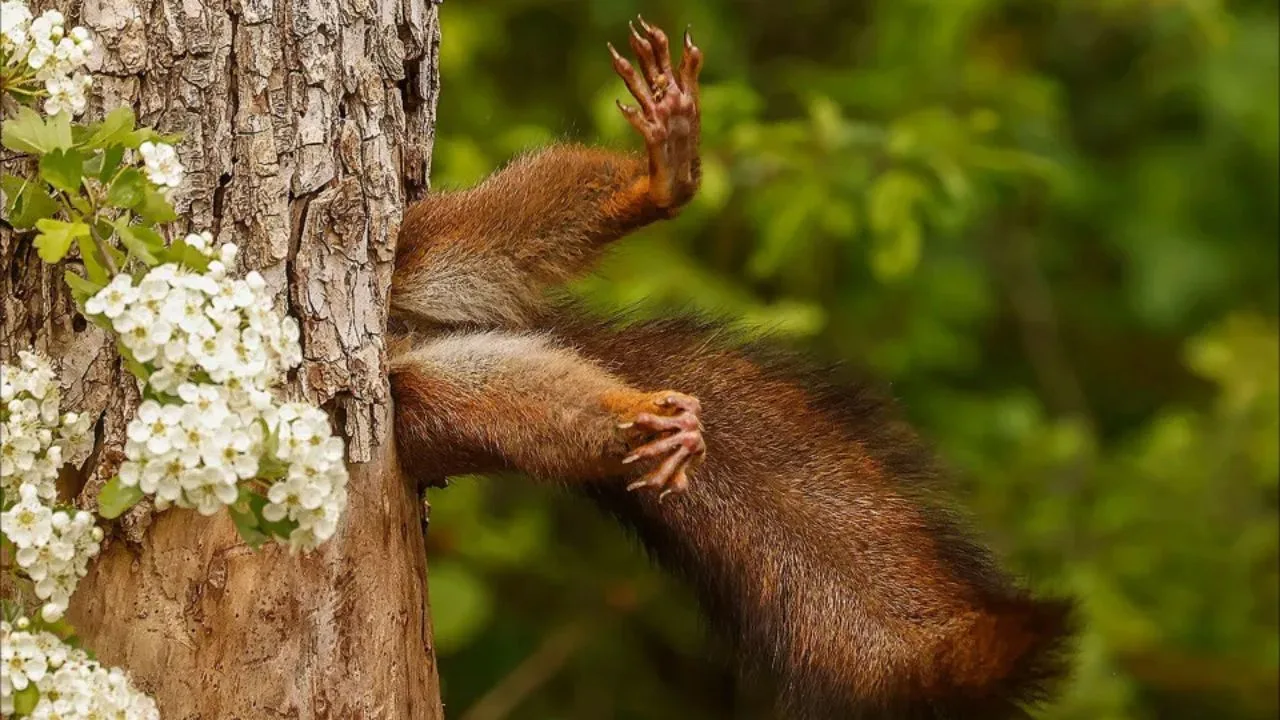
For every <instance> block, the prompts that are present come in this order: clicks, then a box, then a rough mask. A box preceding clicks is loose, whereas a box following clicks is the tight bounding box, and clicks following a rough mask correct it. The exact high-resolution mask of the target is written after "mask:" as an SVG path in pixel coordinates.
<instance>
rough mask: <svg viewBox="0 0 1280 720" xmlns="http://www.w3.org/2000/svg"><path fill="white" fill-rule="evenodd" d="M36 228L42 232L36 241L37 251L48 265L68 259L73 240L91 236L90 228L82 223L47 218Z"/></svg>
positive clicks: (39, 221) (39, 222) (38, 222)
mask: <svg viewBox="0 0 1280 720" xmlns="http://www.w3.org/2000/svg"><path fill="white" fill-rule="evenodd" d="M36 227H37V228H38V229H39V230H40V234H39V235H37V236H36V239H35V245H36V249H37V250H38V251H39V253H40V259H41V260H44V261H45V262H47V263H56V262H58V261H59V260H61V259H62V258H64V257H66V255H67V251H68V250H70V249H71V241H72V240H74V239H76V238H78V237H88V236H89V226H88V225H85V224H84V223H80V222H76V223H68V222H63V221H61V220H52V219H49V218H45V219H43V220H38V221H36Z"/></svg>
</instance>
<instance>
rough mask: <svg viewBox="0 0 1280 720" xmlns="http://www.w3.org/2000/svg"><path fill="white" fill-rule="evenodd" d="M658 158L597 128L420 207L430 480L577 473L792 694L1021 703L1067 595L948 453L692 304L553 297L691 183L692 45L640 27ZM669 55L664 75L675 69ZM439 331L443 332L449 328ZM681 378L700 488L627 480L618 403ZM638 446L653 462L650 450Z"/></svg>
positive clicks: (411, 304) (929, 707) (857, 395)
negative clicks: (1030, 566)
mask: <svg viewBox="0 0 1280 720" xmlns="http://www.w3.org/2000/svg"><path fill="white" fill-rule="evenodd" d="M632 48H633V49H634V50H635V51H636V52H637V55H639V57H640V59H641V70H642V71H643V73H636V72H635V71H634V70H633V69H632V68H631V66H630V65H629V64H628V63H627V62H626V61H625V60H623V59H622V58H621V57H620V56H617V55H615V59H614V65H615V68H617V69H618V71H619V73H620V74H621V75H622V76H623V78H624V80H626V81H627V83H628V87H630V88H631V89H632V91H633V93H635V94H636V97H637V99H638V100H639V101H640V103H641V106H642V107H641V110H639V111H637V110H624V113H625V114H627V117H628V119H629V120H631V121H632V124H633V125H635V126H636V128H637V129H638V130H640V132H641V134H642V136H643V137H644V138H645V140H646V148H647V150H648V163H647V164H646V163H645V162H644V160H643V159H642V158H639V157H632V156H627V155H621V154H614V153H608V152H604V151H600V150H591V149H586V148H580V147H561V148H552V149H550V150H547V151H544V152H542V153H539V154H536V155H533V156H530V157H526V158H524V159H522V160H520V161H518V162H516V163H515V164H513V165H512V166H510V167H508V168H507V169H505V170H503V171H502V172H500V173H498V174H496V175H494V176H493V177H491V178H490V179H489V180H487V181H486V182H485V183H483V184H482V185H480V186H479V187H477V188H475V189H472V190H467V191H462V192H458V193H450V194H443V195H437V196H434V197H432V198H430V199H428V200H426V201H424V202H423V203H422V204H420V205H418V206H416V207H414V208H412V209H411V210H410V211H409V213H408V214H407V215H406V219H405V225H404V228H403V230H402V233H401V237H400V248H399V251H398V252H397V257H396V273H395V276H394V280H393V290H392V305H393V308H394V309H395V310H396V311H397V312H398V314H400V315H401V316H403V317H405V318H409V322H411V323H412V324H413V325H415V326H417V327H418V328H420V329H427V330H429V331H432V332H435V333H437V334H434V335H428V336H426V337H422V338H419V339H416V340H406V341H405V342H404V343H402V344H401V347H400V348H399V349H397V350H395V351H394V354H395V359H394V361H393V368H392V378H391V381H392V389H393V392H394V396H395V400H396V431H397V439H398V442H399V444H400V455H401V457H403V458H405V459H406V469H407V470H408V471H409V472H411V473H415V472H416V473H417V474H419V475H421V476H425V477H435V476H438V475H442V474H455V473H466V472H477V471H488V470H500V469H507V470H520V471H524V472H527V473H530V474H532V475H535V476H538V477H544V478H558V479H564V480H575V481H578V482H575V483H573V485H574V487H575V488H577V489H578V490H580V491H582V492H585V493H587V494H588V495H590V496H591V497H593V498H594V499H595V500H596V501H597V502H598V503H599V504H600V505H602V506H603V507H604V508H606V509H607V510H608V511H610V512H612V513H613V514H615V515H616V516H618V517H619V518H620V519H621V520H622V522H623V523H624V524H626V525H628V526H629V527H631V528H632V529H634V530H635V531H636V533H637V534H638V535H639V537H640V538H641V540H642V541H643V542H644V544H645V545H646V547H647V548H648V549H649V550H650V551H651V552H652V553H653V555H654V556H655V557H656V558H657V559H658V560H659V561H660V562H661V563H662V564H663V565H665V566H667V567H668V568H670V569H671V570H673V571H674V572H675V573H677V574H678V575H680V576H682V577H683V578H685V579H686V580H687V581H689V582H690V583H691V584H692V585H693V586H695V587H696V588H697V589H698V591H699V594H700V597H701V600H702V603H703V605H704V606H705V608H706V610H707V613H708V615H709V617H710V618H711V619H712V622H713V623H714V624H715V625H716V626H717V627H718V628H719V629H720V630H721V631H722V633H723V635H724V637H725V638H726V639H727V640H728V641H729V642H730V643H731V646H732V647H733V648H734V649H735V651H736V654H737V656H738V660H739V661H740V664H741V665H742V669H743V670H744V671H745V672H746V673H748V674H752V675H756V676H762V677H765V678H770V679H773V680H775V681H776V683H777V691H778V696H779V703H780V704H779V707H780V709H781V710H782V712H783V714H784V715H785V716H786V717H791V718H797V719H804V720H817V719H823V718H886V719H893V720H898V719H901V720H913V719H916V718H919V719H920V720H925V719H929V720H943V719H957V720H959V719H968V718H972V719H974V720H978V719H983V720H986V719H991V720H999V719H1001V718H1016V717H1023V716H1024V712H1023V708H1024V707H1025V706H1026V705H1027V704H1029V703H1034V702H1035V701H1038V700H1041V699H1043V698H1044V696H1045V693H1046V691H1047V689H1048V688H1049V687H1050V686H1051V684H1052V681H1054V680H1056V679H1058V678H1060V677H1061V676H1062V675H1063V674H1064V672H1065V669H1066V665H1065V662H1064V657H1065V656H1064V654H1063V651H1064V648H1065V644H1066V642H1067V640H1068V639H1069V637H1070V629H1071V621H1070V617H1071V616H1070V608H1069V605H1068V603H1066V602H1065V601H1060V600H1036V599H1033V598H1032V597H1030V596H1029V595H1028V594H1027V593H1026V592H1025V591H1023V590H1021V589H1019V588H1017V587H1016V586H1015V585H1014V584H1013V583H1012V581H1011V580H1010V579H1009V578H1008V577H1007V576H1006V575H1005V574H1004V573H1002V572H1000V571H999V570H998V569H997V568H996V566H995V565H994V563H993V562H992V560H991V558H990V557H989V554H988V553H987V552H986V550H984V549H983V548H982V547H981V546H979V545H977V544H976V543H974V542H973V541H972V540H970V539H969V538H968V537H967V536H966V535H965V534H964V533H962V532H961V531H960V529H959V528H960V526H959V524H958V523H957V522H956V521H955V520H954V519H953V518H952V517H951V515H950V514H949V513H948V512H947V511H946V509H945V505H943V504H940V503H938V502H937V501H936V500H935V497H934V493H933V490H932V481H933V479H934V478H935V476H936V472H935V469H934V465H933V461H932V459H931V456H930V454H929V453H928V452H927V451H926V450H925V449H924V448H923V447H922V446H921V444H920V443H919V442H918V441H917V439H916V438H915V436H914V433H913V432H912V431H911V430H910V428H908V427H907V426H906V425H905V424H904V423H902V422H901V420H899V419H898V418H897V417H896V416H895V415H894V414H893V413H892V408H891V406H890V405H889V404H888V403H886V402H885V401H882V400H881V399H879V396H877V395H875V394H874V393H872V392H870V391H868V390H866V389H865V385H864V384H852V385H837V384H832V383H831V382H830V380H829V377H830V371H829V370H827V369H820V370H814V369H806V368H805V367H804V365H803V364H802V363H798V362H796V361H795V360H793V359H792V358H790V357H789V356H787V355H786V354H784V353H779V352H777V351H776V350H774V349H771V348H770V347H768V346H765V345H760V344H755V345H752V344H748V343H736V342H733V341H732V340H731V338H730V336H729V334H728V333H726V332H724V331H723V330H722V329H719V328H717V327H715V326H712V325H707V324H700V323H694V322H676V321H669V322H659V323H649V324H638V325H632V326H629V327H619V326H616V325H610V324H605V323H598V322H587V321H582V320H575V319H573V317H574V316H573V314H572V313H547V312H543V310H542V307H543V300H542V295H543V290H544V288H545V287H547V286H548V285H550V284H554V283H557V282H560V281H563V280H564V279H566V278H568V277H570V276H572V275H574V274H576V273H580V272H584V271H586V270H587V269H588V268H589V267H590V265H591V264H592V262H593V261H594V260H595V259H596V258H597V257H598V256H599V254H600V253H601V252H602V251H603V249H604V247H605V246H606V245H607V243H609V242H611V241H613V240H616V239H618V238H619V237H622V236H623V235H625V234H626V233H627V232H629V231H631V230H634V229H635V228H637V227H639V226H641V225H643V224H645V223H648V222H652V221H654V220H657V219H659V218H662V217H668V216H670V215H673V214H674V213H675V211H676V210H678V209H679V207H680V206H681V205H682V204H684V202H686V201H687V200H688V198H689V197H690V196H691V195H692V193H693V190H694V189H695V188H696V186H697V180H698V158H697V133H698V111H697V106H696V99H697V87H696V76H697V68H698V67H699V66H700V64H701V55H700V53H699V52H698V51H697V50H696V48H694V47H693V45H692V42H691V41H690V40H689V39H688V38H687V37H686V40H685V55H684V59H683V60H682V63H681V65H680V68H679V71H678V73H677V72H675V71H667V74H666V80H665V81H664V84H663V89H662V91H661V92H657V91H655V88H654V86H653V84H652V81H651V80H650V81H648V84H645V83H646V81H645V80H643V79H642V78H650V79H651V78H653V77H655V76H656V75H655V73H657V72H658V70H655V68H658V69H659V70H660V69H661V68H662V67H669V61H668V62H667V63H666V64H665V65H664V64H663V63H662V62H656V64H655V60H654V58H655V57H657V58H658V59H659V60H664V59H665V56H666V52H667V51H666V38H665V36H663V35H661V32H660V31H656V29H654V28H649V27H648V26H645V32H644V36H643V37H642V36H641V35H640V34H639V33H637V34H635V36H634V37H633V39H632ZM659 74H660V73H659ZM442 328H444V329H445V334H443V335H441V334H439V333H440V332H441V329H442ZM667 387H672V388H678V389H680V390H681V391H684V392H688V393H690V394H692V395H695V396H696V397H697V398H699V399H700V400H701V401H702V403H703V407H704V408H705V410H704V411H703V412H702V414H701V419H702V425H703V435H704V437H705V441H706V446H707V454H706V459H705V462H704V463H703V464H702V465H701V467H699V468H698V469H697V471H696V472H695V473H694V475H693V478H692V481H691V484H690V486H689V490H688V491H687V492H686V493H684V494H683V495H678V496H676V497H674V498H670V499H668V500H667V501H666V502H659V501H658V499H657V495H656V494H655V493H651V492H627V491H626V489H625V487H626V485H627V484H628V483H629V482H630V481H632V480H633V479H634V478H635V476H636V475H637V474H638V473H640V472H643V471H644V469H643V468H636V467H635V466H630V465H624V464H622V462H621V459H622V457H623V455H624V454H626V453H627V452H629V451H630V450H631V448H630V443H629V442H628V441H627V439H626V438H623V437H622V436H621V435H620V433H619V431H618V429H617V427H616V426H617V424H618V423H619V422H621V421H628V422H629V421H631V420H632V419H634V418H636V417H641V416H642V415H639V414H638V413H641V411H642V410H643V408H645V407H652V405H653V399H654V398H655V397H660V396H655V395H654V394H652V393H646V392H644V391H643V389H644V388H651V389H657V388H667ZM637 464H643V463H637Z"/></svg>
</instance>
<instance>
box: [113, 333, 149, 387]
mask: <svg viewBox="0 0 1280 720" xmlns="http://www.w3.org/2000/svg"><path fill="white" fill-rule="evenodd" d="M116 350H118V351H119V352H120V359H121V360H123V361H124V369H125V370H128V371H129V374H131V375H133V376H134V377H136V378H138V379H139V380H144V381H145V380H146V379H147V378H149V377H151V368H150V367H148V366H147V365H146V364H145V363H142V362H139V361H138V359H137V358H135V357H134V356H133V353H132V352H131V351H130V350H129V348H127V347H125V346H124V343H121V342H119V341H117V342H116Z"/></svg>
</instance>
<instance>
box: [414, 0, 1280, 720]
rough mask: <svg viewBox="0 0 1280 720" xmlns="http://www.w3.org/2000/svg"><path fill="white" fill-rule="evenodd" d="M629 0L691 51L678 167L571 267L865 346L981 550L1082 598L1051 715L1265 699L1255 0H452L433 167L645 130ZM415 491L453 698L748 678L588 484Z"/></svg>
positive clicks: (1265, 345) (1270, 515) (1262, 52)
mask: <svg viewBox="0 0 1280 720" xmlns="http://www.w3.org/2000/svg"><path fill="white" fill-rule="evenodd" d="M639 11H643V12H644V13H645V15H646V19H648V20H651V21H653V22H656V23H658V24H661V25H662V26H664V27H666V28H667V29H668V30H672V29H676V30H678V29H679V28H682V27H683V26H684V25H686V24H692V26H693V28H694V31H695V38H696V40H697V41H698V43H699V45H701V47H702V48H703V49H704V51H705V52H706V56H707V61H706V67H705V70H704V74H703V96H702V97H703V103H704V110H703V130H704V138H705V139H704V152H705V161H704V167H705V183H704V188H703V190H702V192H701V194H700V195H699V196H698V198H697V199H696V200H695V202H694V203H693V204H692V205H691V206H690V207H689V208H688V210H687V211H686V212H685V213H684V214H683V215H682V216H681V217H680V218H679V219H678V220H676V221H674V222H669V223H664V224H661V225H659V226H656V227H653V228H650V229H647V230H645V231H644V232H642V233H640V234H639V235H637V236H636V237H634V238H631V239H629V240H628V241H626V242H624V243H622V244H621V245H619V246H618V247H617V249H616V251H615V252H614V253H613V254H612V256H611V258H610V260H609V261H608V262H607V263H606V264H605V266H604V267H603V268H602V271H601V272H600V273H599V274H598V276H596V277H594V278H592V279H589V280H587V281H585V282H583V283H582V284H580V285H579V286H578V287H577V288H576V290H577V291H578V292H580V293H581V294H582V295H583V296H584V297H586V298H587V299H588V300H589V301H591V302H592V303H593V304H594V305H596V306H598V307H600V308H601V309H607V308H610V307H618V306H621V305H630V304H634V303H640V304H641V305H642V307H644V308H645V309H646V310H647V311H648V312H653V313H659V314H660V313H664V312H671V311H673V310H678V309H681V308H695V309H700V310H706V311H710V312H713V313H716V314H720V315H729V316H732V317H735V318H740V319H742V320H744V321H746V322H749V323H751V324H753V325H755V326H759V327H764V328H768V329H771V330H773V331H775V332H777V333H780V334H781V335H783V336H784V337H786V338H787V339H788V340H789V341H791V342H794V343H795V344H797V345H799V346H800V347H803V348H804V349H805V350H806V351H808V352H810V353H813V354H814V355H817V356H819V357H822V358H825V359H841V358H844V359H848V360H852V361H855V362H857V363H859V364H863V365H867V366H870V368H872V369H873V371H874V372H875V373H877V374H878V375H879V376H880V377H881V378H883V379H884V380H886V381H891V382H892V383H893V388H894V391H895V392H896V394H897V395H898V396H900V397H901V399H902V400H903V402H904V404H905V407H906V409H907V411H908V412H909V414H910V416H911V418H912V419H913V420H914V421H915V422H916V423H917V425H918V426H919V427H920V429H921V431H922V432H923V434H925V435H926V436H927V437H928V438H930V440H931V441H932V442H933V443H935V444H936V446H937V447H938V450H939V452H940V453H941V455H942V457H943V458H944V459H945V461H946V463H947V464H948V465H950V467H951V468H953V469H954V470H955V476H956V486H957V495H958V497H959V498H961V500H962V502H963V504H964V506H965V507H966V508H968V509H969V510H970V511H971V513H972V515H973V516H974V518H975V524H976V525H977V526H978V527H979V528H980V529H981V531H982V534H983V536H984V537H985V538H986V539H987V540H989V541H990V543H991V544H992V545H993V547H994V548H995V549H996V550H997V552H998V553H999V554H1000V555H1001V557H1002V558H1004V560H1005V562H1006V563H1007V565H1008V566H1010V567H1011V568H1013V569H1015V570H1017V571H1018V572H1019V573H1020V574H1021V575H1022V576H1024V577H1026V578H1028V582H1030V583H1031V584H1032V585H1034V586H1035V587H1037V588H1039V589H1042V590H1045V591H1058V592H1070V593H1072V594H1074V595H1075V596H1077V597H1078V598H1079V600H1080V602H1081V605H1082V609H1083V614H1084V621H1085V623H1086V630H1085V632H1084V634H1083V635H1082V638H1081V641H1080V647H1079V653H1078V662H1077V672H1076V675H1075V678H1074V679H1073V681H1072V683H1071V684H1070V686H1069V687H1068V688H1067V690H1066V692H1065V693H1064V695H1063V696H1062V698H1061V700H1060V702H1058V703H1057V704H1056V705H1054V706H1053V707H1051V708H1048V709H1046V710H1045V712H1044V713H1043V717H1045V718H1053V719H1062V720H1065V719H1068V718H1071V719H1076V718H1079V719H1082V720H1084V719H1088V720H1095V719H1096V720H1111V719H1115V720H1119V719H1121V718H1264V717H1275V716H1276V713H1277V694H1278V690H1277V687H1276V676H1277V671H1278V665H1280V660H1278V653H1280V640H1278V636H1277V625H1278V623H1277V603H1278V602H1280V598H1278V597H1277V596H1278V594H1280V593H1278V591H1277V584H1278V578H1277V565H1278V562H1280V561H1278V559H1277V479H1278V472H1280V471H1278V469H1277V468H1278V459H1277V433H1280V421H1278V415H1280V413H1278V405H1280V399H1278V396H1277V385H1278V382H1277V374H1278V371H1277V363H1278V362H1280V357H1278V356H1280V350H1278V344H1280V341H1278V338H1277V303H1278V302H1280V298H1278V297H1277V277H1276V276H1277V266H1278V263H1280V258H1278V256H1277V247H1278V246H1280V243H1278V241H1277V236H1278V232H1280V229H1278V227H1277V226H1278V221H1277V197H1278V194H1280V190H1278V188H1277V175H1278V167H1277V148H1278V141H1277V108H1278V107H1280V98H1278V97H1277V83H1278V79H1277V65H1278V63H1277V10H1276V5H1275V3H1274V2H1238V3H1229V2H1220V1H1216V0H1042V1H1039V2H1030V1H1028V2H1009V1H1003V0H945V1H938V2H925V1H923V0H879V1H875V0H869V1H862V0H847V1H846V2H831V1H830V0H787V1H786V2H776V1H763V0H759V1H751V2H743V1H731V0H715V1H713V2H698V3H696V4H695V3H687V2H677V1H674V0H667V1H662V2H658V1H655V2H645V3H637V2H622V1H615V2H604V1H596V2H585V1H572V2H571V1H568V0H565V1H561V2H552V1H550V0H544V1H540V2H539V1H534V0H501V1H498V0H487V1H486V2H463V1H461V0H456V1H455V0H450V1H449V2H447V3H445V5H444V6H443V7H442V9H441V17H442V23H443V44H442V47H441V71H442V76H443V91H442V94H441V97H440V122H439V135H438V138H437V141H436V156H435V170H434V180H433V183H434V186H435V188H436V189H447V188H451V187H455V188H456V187H463V186H466V185H469V184H471V183H473V182H475V181H477V180H478V179H480V178H481V177H483V176H484V175H485V174H487V173H488V172H490V171H492V170H493V169H494V168H496V167H498V166H500V165H501V164H502V163H503V162H505V161H506V160H507V159H509V158H510V157H511V156H512V155H513V154H516V153H519V152H522V151H526V150H529V149H533V148H536V147H538V146H542V145H545V144H548V143H551V142H555V141H557V140H562V139H573V140H579V141H585V142H599V143H605V144H610V145H615V146H618V147H628V148H633V149H635V148H638V146H639V145H638V140H637V139H636V138H635V137H633V136H632V131H631V129H630V128H629V127H628V126H627V125H626V124H625V123H624V122H623V120H622V118H621V117H619V116H618V113H617V111H616V110H615V109H614V107H613V101H614V99H615V98H618V97H625V89H624V88H623V87H622V84H621V83H620V82H619V81H618V80H617V79H616V78H614V77H613V76H612V73H611V67H610V64H609V60H608V55H607V53H606V51H605V42H606V41H612V42H613V43H614V44H615V45H617V46H618V47H620V48H622V47H624V46H625V38H626V22H627V20H628V19H629V18H630V17H633V16H634V15H635V13H636V12H639ZM430 499H431V503H432V507H433V512H432V518H431V532H430V535H429V542H430V562H431V574H430V581H431V588H430V590H431V596H432V606H433V611H434V617H435V624H436V627H435V629H436V638H437V641H438V650H439V653H440V667H441V674H442V679H443V682H444V688H445V702H446V707H447V709H448V711H449V713H450V716H451V717H455V718H465V719H466V720H492V719H493V718H498V717H512V718H539V719H541V718H547V719H552V718H565V719H570V718H573V719H592V720H594V719H597V718H636V719H639V718H654V719H657V718H684V717H689V718H719V717H748V716H750V715H751V712H750V711H749V710H748V709H747V707H746V706H745V705H744V704H743V703H742V702H741V701H740V700H737V701H736V700H735V697H736V696H735V690H734V685H733V682H732V679H731V678H730V677H729V676H728V675H726V674H725V672H724V670H723V668H722V666H721V664H719V663H718V662H716V661H714V660H713V659H711V655H710V653H709V650H708V646H707V643H706V642H705V640H704V637H703V629H702V624H701V621H700V620H699V618H698V615H697V613H696V611H695V609H694V606H693V603H692V601H691V599H690V597H689V595H688V594H687V593H686V592H685V591H684V590H683V589H682V588H680V587H678V586H676V585H675V584H673V583H671V582H669V581H667V580H666V579H665V578H663V577H662V576H661V575H659V574H657V573H656V572H654V571H653V570H651V569H649V567H648V565H647V563H646V562H645V560H644V558H643V557H642V555H641V554H640V553H639V552H638V550H637V548H636V546H635V544H634V543H633V542H632V541H631V540H630V539H629V538H627V537H626V536H625V535H624V534H623V533H622V532H620V531H619V530H617V529H615V528H614V527H613V526H612V525H611V524H610V523H609V522H608V521H606V520H605V519H603V518H601V517H598V516H597V515H596V513H595V512H594V511H593V510H592V509H591V508H590V507H588V506H586V505H585V504H584V503H581V502H577V501H575V500H573V499H572V498H568V497H565V496H563V495H560V494H558V493H556V492H554V491H552V490H549V489H546V488H534V487H531V486H529V485H528V484H526V483H522V482H519V481H513V480H510V479H506V480H499V479H493V480H478V479H464V480H460V481H458V482H455V483H454V484H453V485H452V486H451V487H450V488H448V489H446V490H442V491H433V492H432V493H431V496H430ZM735 702H737V705H736V706H735Z"/></svg>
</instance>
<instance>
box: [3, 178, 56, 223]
mask: <svg viewBox="0 0 1280 720" xmlns="http://www.w3.org/2000/svg"><path fill="white" fill-rule="evenodd" d="M11 179H14V180H17V181H18V182H19V183H20V185H18V186H17V192H16V193H15V192H14V191H13V190H11V188H13V187H15V185H14V183H13V182H12V180H11ZM4 192H5V195H7V196H8V200H9V203H10V205H9V207H8V208H6V209H7V210H8V212H9V224H10V225H12V226H13V227H14V228H16V229H18V230H26V229H28V228H33V227H35V225H36V221H37V220H42V219H44V218H50V217H53V216H54V215H56V214H57V213H58V209H59V208H58V203H57V201H55V200H54V199H53V196H52V195H50V194H49V190H48V188H47V187H45V185H44V183H37V182H31V181H25V180H23V179H22V178H17V177H16V176H13V175H9V176H6V178H5V185H4Z"/></svg>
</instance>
